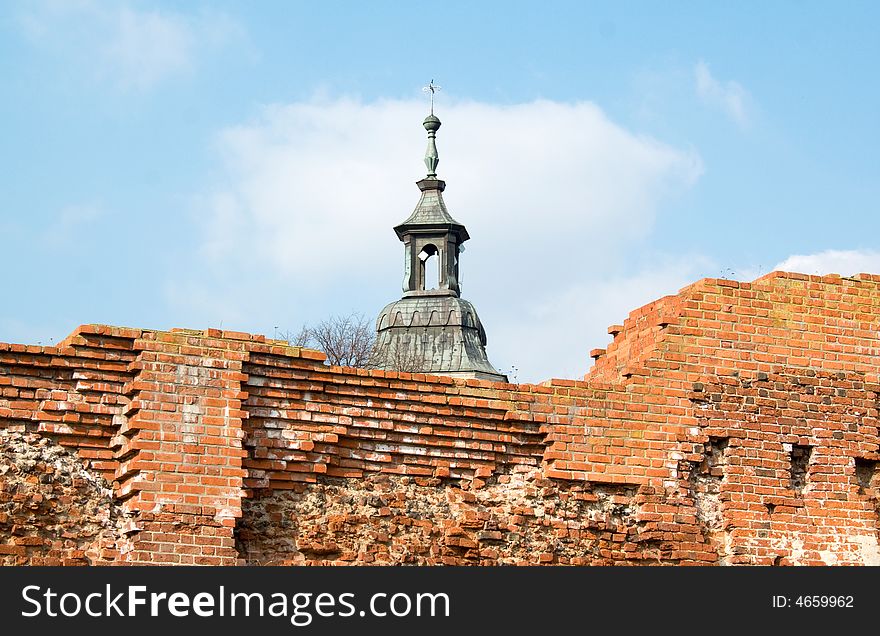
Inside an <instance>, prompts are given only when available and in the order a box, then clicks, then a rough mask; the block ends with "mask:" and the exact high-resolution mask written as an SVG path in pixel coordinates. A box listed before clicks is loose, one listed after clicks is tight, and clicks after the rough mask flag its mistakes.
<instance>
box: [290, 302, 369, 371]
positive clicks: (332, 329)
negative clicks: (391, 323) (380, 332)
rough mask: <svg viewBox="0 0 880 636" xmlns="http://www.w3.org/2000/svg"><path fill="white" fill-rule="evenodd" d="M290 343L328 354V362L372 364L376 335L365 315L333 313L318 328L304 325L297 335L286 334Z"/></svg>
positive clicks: (365, 365)
mask: <svg viewBox="0 0 880 636" xmlns="http://www.w3.org/2000/svg"><path fill="white" fill-rule="evenodd" d="M282 337H283V338H284V339H286V340H287V341H288V342H289V343H290V344H292V345H294V346H298V347H312V348H315V349H319V350H320V351H323V352H324V353H325V354H327V364H331V365H336V366H342V367H361V368H365V367H369V366H370V361H371V356H372V352H373V345H374V342H375V340H376V334H375V331H374V330H373V323H372V321H370V320H367V319H366V318H365V317H364V315H363V314H358V313H352V314H349V315H347V316H331V317H330V318H327V319H326V320H322V321H321V322H319V323H318V324H317V325H315V326H314V327H308V326H304V327H303V328H302V329H300V331H299V333H297V334H296V335H295V336H292V337H291V335H290V332H288V333H287V334H282Z"/></svg>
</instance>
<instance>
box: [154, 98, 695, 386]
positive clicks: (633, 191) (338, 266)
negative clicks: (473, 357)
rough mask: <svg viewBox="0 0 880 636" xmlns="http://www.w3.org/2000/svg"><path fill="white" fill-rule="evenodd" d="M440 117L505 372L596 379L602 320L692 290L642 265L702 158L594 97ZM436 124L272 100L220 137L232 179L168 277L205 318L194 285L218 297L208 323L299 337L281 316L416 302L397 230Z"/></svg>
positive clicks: (452, 204)
mask: <svg viewBox="0 0 880 636" xmlns="http://www.w3.org/2000/svg"><path fill="white" fill-rule="evenodd" d="M438 115H439V116H440V117H441V119H442V120H443V126H442V128H441V129H440V131H439V133H438V141H437V143H438V146H439V151H440V166H439V170H438V172H439V174H440V177H441V178H443V179H445V180H446V181H447V183H448V187H447V190H446V193H445V198H446V202H447V205H448V206H449V209H450V212H451V213H452V214H453V216H455V217H456V218H457V219H458V220H459V221H461V222H463V223H464V224H465V225H467V227H468V230H469V231H470V234H471V236H472V237H473V238H472V240H471V241H469V242H468V243H467V244H466V247H467V250H466V252H465V254H464V255H463V257H462V284H463V292H464V296H465V297H466V298H468V299H470V300H472V301H473V302H474V303H475V305H476V307H477V309H478V310H479V312H480V315H481V317H482V318H483V320H484V322H485V323H486V326H487V329H488V332H489V339H490V345H489V351H490V359H492V360H493V361H496V363H497V364H498V365H499V366H503V364H508V365H509V364H516V365H517V366H518V367H519V368H520V370H521V373H520V380H540V379H544V378H545V377H547V376H550V375H556V376H561V375H582V374H583V373H584V372H585V371H586V366H587V365H586V363H587V362H588V361H589V358H588V347H587V342H588V341H589V338H590V336H597V337H598V339H599V341H600V342H601V341H603V339H604V338H605V337H606V334H605V327H606V326H607V324H604V323H608V321H609V320H611V321H619V320H622V318H623V317H624V316H622V315H619V314H621V313H623V314H625V312H627V311H629V310H630V309H632V308H634V307H635V306H636V305H637V304H639V303H642V302H648V301H649V300H651V298H652V297H653V295H654V294H655V293H656V292H660V293H661V294H662V293H666V291H667V288H670V289H672V291H674V290H675V289H677V288H678V287H680V286H681V284H683V283H682V281H684V280H685V278H684V277H683V276H682V275H681V273H680V272H681V269H680V267H678V266H676V267H675V268H672V269H671V270H668V269H667V270H662V269H661V270H659V271H653V270H652V271H649V272H642V273H638V272H637V271H635V270H637V266H635V265H634V264H633V263H634V261H635V260H636V257H637V256H638V254H637V250H638V246H639V245H640V244H641V242H642V239H643V238H644V237H645V236H646V235H647V234H648V233H649V232H650V231H651V228H652V226H653V223H654V216H655V214H656V212H657V210H658V206H659V205H660V203H661V202H662V201H663V200H664V198H665V197H667V196H668V195H674V194H676V193H679V192H682V191H683V190H685V189H687V188H689V187H690V186H691V185H692V184H693V183H694V182H695V181H696V180H697V179H698V178H699V176H700V174H701V173H702V163H701V161H700V158H699V156H698V155H697V154H696V153H695V152H694V151H693V150H682V149H678V148H674V147H671V146H668V145H665V144H662V143H660V142H658V141H656V140H653V139H650V138H646V137H641V136H637V135H634V134H632V133H630V132H629V131H627V130H626V129H624V128H622V127H621V126H619V125H617V124H615V123H614V122H612V121H610V120H609V119H608V118H607V117H606V116H605V115H604V113H603V112H602V111H601V110H600V109H599V108H598V107H597V106H595V105H594V104H591V103H586V102H582V103H575V104H566V103H558V102H550V101H536V102H531V103H526V104H518V105H513V106H498V105H492V104H485V103H477V102H467V101H459V102H455V101H453V102H452V103H450V102H449V98H448V97H447V101H446V103H444V104H443V105H442V107H441V108H439V109H438ZM424 116H425V104H424V103H423V102H422V101H400V100H385V101H377V102H370V103H363V102H360V101H357V100H352V99H321V100H314V101H309V102H303V103H294V104H289V105H275V106H269V107H267V108H265V109H264V110H263V111H262V113H261V114H260V115H259V116H258V117H257V118H256V119H255V120H254V121H252V122H249V123H247V124H243V125H241V126H237V127H233V128H230V129H227V130H224V131H222V132H221V133H219V135H218V137H217V141H216V150H217V153H218V156H219V157H220V162H221V164H222V167H223V170H222V177H221V178H220V180H219V182H218V183H217V184H216V185H215V186H214V187H207V188H205V189H204V191H203V192H202V193H201V194H200V195H199V196H198V197H197V199H196V204H195V210H194V215H193V217H194V218H195V219H196V223H197V224H198V225H199V226H200V229H201V233H202V234H201V247H200V248H199V250H198V255H197V257H196V258H194V259H193V260H194V262H193V263H192V264H191V265H190V266H187V267H184V268H180V269H179V271H181V272H184V273H183V274H181V275H180V276H179V277H178V278H177V279H175V280H173V281H169V282H168V284H167V286H166V289H167V291H168V294H167V297H168V300H169V302H170V303H172V304H177V303H183V304H182V305H181V309H182V310H184V311H190V310H192V309H194V306H193V305H192V303H190V302H189V301H188V300H187V299H191V298H193V297H194V296H193V294H192V293H190V291H187V290H199V289H206V290H208V296H211V295H213V297H214V298H217V299H222V302H221V304H222V306H220V307H217V308H214V309H212V310H211V312H212V313H211V314H210V316H219V315H225V316H238V317H242V318H243V322H242V323H239V326H240V327H241V328H246V329H249V330H260V329H262V330H264V331H265V330H271V328H272V326H274V325H277V324H281V326H282V327H284V328H296V326H297V324H295V321H296V319H295V320H294V324H287V323H285V322H284V321H283V319H281V318H279V316H291V315H296V316H297V317H298V319H299V320H302V321H304V320H306V319H308V320H314V319H316V318H318V319H320V318H321V317H324V316H326V315H327V314H329V313H332V312H336V313H339V312H343V311H348V310H350V309H352V308H355V309H360V310H361V311H364V312H366V313H368V314H374V312H375V313H378V311H379V309H380V308H381V306H382V305H383V304H384V303H385V302H389V301H391V300H394V299H396V298H398V297H399V294H400V281H401V279H402V260H403V248H402V246H401V244H400V243H399V242H398V240H397V238H396V237H395V236H394V233H393V232H392V229H391V228H392V227H393V226H394V225H396V224H397V223H399V222H401V221H403V220H404V219H405V218H406V217H407V216H408V215H409V213H410V212H411V211H412V209H413V208H414V207H415V204H416V202H417V201H418V197H419V192H418V189H417V188H416V187H415V184H414V182H415V181H416V180H418V179H419V178H420V177H421V176H423V175H424V173H425V168H424V166H423V164H422V163H421V157H422V155H423V154H424V149H425V145H426V134H425V131H424V129H422V127H421V125H420V123H421V120H422V119H423V118H424ZM634 271H635V273H634ZM609 279H613V280H614V281H615V283H614V284H613V285H611V284H609V283H608V282H607V280H609ZM603 281H604V282H603ZM669 281H672V285H671V287H670V284H668V283H669ZM661 290H663V291H661ZM254 299H259V302H260V314H262V316H263V322H262V323H260V325H259V326H258V325H256V323H248V322H247V320H248V318H247V317H248V316H250V317H251V320H254V321H255V320H257V319H259V316H255V315H254V312H253V302H254ZM199 304H202V303H199ZM352 305H355V306H354V307H352ZM205 311H207V309H205ZM309 312H311V314H310V313H309ZM316 312H321V313H316ZM321 314H323V316H322V315H321ZM205 317H206V318H208V317H209V316H208V314H206V316H205ZM212 319H213V318H212ZM594 321H597V322H594ZM600 323H603V324H600ZM594 327H595V328H596V329H598V332H593V331H592V330H593V329H594ZM569 329H570V330H573V331H574V334H575V335H574V336H572V333H571V332H569ZM526 340H528V341H529V342H528V344H523V343H524V341H526ZM542 342H543V343H546V347H544V349H543V350H541V348H540V347H538V346H537V345H536V343H542ZM572 343H575V344H574V345H573V344H572ZM593 346H596V345H593ZM525 350H528V353H527V355H523V351H525ZM554 370H555V371H554Z"/></svg>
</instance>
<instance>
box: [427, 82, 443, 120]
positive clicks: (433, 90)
mask: <svg viewBox="0 0 880 636" xmlns="http://www.w3.org/2000/svg"><path fill="white" fill-rule="evenodd" d="M441 88H442V87H441V86H437V85H436V84H435V83H434V80H431V81H430V82H428V85H427V86H423V87H422V91H423V92H425V93H431V114H432V115H433V114H434V93H436V92H437V91H439V90H440V89H441Z"/></svg>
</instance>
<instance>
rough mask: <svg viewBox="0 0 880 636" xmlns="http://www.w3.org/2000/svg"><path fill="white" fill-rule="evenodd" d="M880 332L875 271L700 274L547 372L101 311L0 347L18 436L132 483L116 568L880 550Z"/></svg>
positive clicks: (796, 556)
mask: <svg viewBox="0 0 880 636" xmlns="http://www.w3.org/2000/svg"><path fill="white" fill-rule="evenodd" d="M878 323H880V277H878V276H871V275H860V276H859V277H855V278H840V277H836V276H828V277H815V276H813V277H808V276H801V275H796V274H783V273H774V274H772V275H769V276H767V277H764V278H762V279H759V280H758V281H755V282H753V283H736V282H734V281H726V280H703V281H699V282H697V283H695V284H693V285H691V286H689V287H687V288H685V289H683V290H682V291H681V292H680V293H679V294H678V295H674V296H668V297H666V298H663V299H661V300H659V301H656V302H655V303H651V304H650V305H647V306H646V307H644V308H641V309H638V310H636V311H635V312H633V314H632V315H631V316H630V317H629V318H628V319H627V320H626V321H625V322H624V323H623V325H618V326H613V327H612V328H610V329H609V331H610V332H611V333H612V334H613V335H614V341H613V342H612V343H611V344H610V345H609V346H608V347H607V349H605V350H597V351H594V352H593V353H592V355H593V356H594V357H595V358H596V364H595V366H594V367H593V369H591V371H590V373H589V374H588V375H587V376H586V377H585V378H584V379H582V380H576V381H575V380H552V381H549V382H547V383H545V384H543V385H513V384H503V383H490V382H486V381H478V380H459V379H451V378H445V377H438V376H425V375H422V374H409V373H393V372H382V371H367V370H364V369H348V368H340V367H329V366H326V365H324V363H323V360H324V356H323V354H320V353H319V352H315V351H309V350H304V349H299V348H295V347H289V346H286V345H285V344H283V343H281V342H277V341H271V340H266V339H265V338H263V337H262V336H250V335H248V334H238V333H232V332H221V331H217V330H207V331H186V330H176V331H172V332H156V331H148V330H133V329H120V328H110V327H100V326H85V327H81V328H80V329H79V330H77V332H75V333H74V334H73V335H72V336H71V337H70V338H68V339H67V341H65V342H64V343H62V344H61V345H59V346H58V347H47V348H41V347H23V346H19V345H0V428H6V429H7V430H10V431H22V432H30V433H33V434H35V435H38V436H40V437H42V438H48V439H52V440H55V441H57V442H58V443H59V444H60V445H62V446H65V447H68V448H70V449H75V450H76V451H77V452H78V453H79V457H80V458H81V459H82V460H83V461H84V462H85V463H86V464H87V466H88V467H89V468H90V470H92V471H94V472H96V473H100V474H102V475H104V476H106V477H107V478H108V479H112V480H113V488H114V505H116V506H118V507H119V515H122V516H123V517H124V518H125V521H124V522H123V523H121V524H119V526H118V527H117V534H116V535H115V541H116V545H115V547H114V549H115V552H112V551H111V552H107V554H108V555H110V554H113V555H114V556H113V558H114V559H116V561H117V562H122V563H215V564H230V563H314V564H318V563H322V564H323V563H346V564H350V563H370V564H373V563H426V564H441V563H442V564H495V563H521V564H526V563H529V564H539V563H568V564H617V563H634V564H636V563H638V564H641V563H665V564H679V563H682V564H691V563H692V564H737V563H755V564H777V565H789V564H820V563H835V564H849V563H852V564H867V563H878V562H880V550H878V536H877V534H878V526H880V524H878V509H880V504H878V492H880V491H878V483H880V478H878V476H877V472H878V471H877V466H878V461H880V455H878V448H880V446H878V443H880V439H878V430H877V402H878V395H880V385H878V379H877V368H878V360H880V355H878V354H880V342H878V333H880V330H878V327H880V324H878ZM3 480H4V476H2V475H0V484H3ZM119 515H117V516H119ZM13 539H14V537H11V536H9V535H8V534H4V533H2V531H0V546H2V545H4V544H5V545H14V540H13ZM102 541H103V539H102ZM17 557H20V558H25V560H27V558H28V557H27V555H21V554H17ZM32 562H36V560H35V559H34V560H32Z"/></svg>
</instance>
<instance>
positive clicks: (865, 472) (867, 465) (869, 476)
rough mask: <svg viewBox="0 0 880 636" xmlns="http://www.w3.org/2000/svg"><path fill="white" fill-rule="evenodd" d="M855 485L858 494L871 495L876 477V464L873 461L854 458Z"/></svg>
mask: <svg viewBox="0 0 880 636" xmlns="http://www.w3.org/2000/svg"><path fill="white" fill-rule="evenodd" d="M855 460H856V483H857V484H858V485H859V494H860V495H865V494H873V489H874V488H875V483H874V480H875V478H876V477H877V464H878V462H876V461H874V460H873V459H864V458H862V457H856V458H855Z"/></svg>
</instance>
